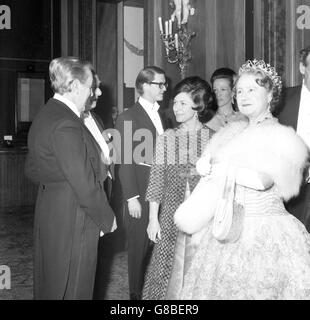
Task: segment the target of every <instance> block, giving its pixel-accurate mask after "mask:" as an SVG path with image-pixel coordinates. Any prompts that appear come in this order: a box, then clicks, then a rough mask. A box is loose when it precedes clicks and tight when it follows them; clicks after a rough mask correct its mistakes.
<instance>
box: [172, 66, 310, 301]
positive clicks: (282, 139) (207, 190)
mask: <svg viewBox="0 0 310 320" xmlns="http://www.w3.org/2000/svg"><path fill="white" fill-rule="evenodd" d="M280 91H281V79H280V77H279V76H278V75H277V73H276V71H275V69H274V68H273V67H271V66H270V65H268V64H266V63H265V62H264V61H256V60H254V61H248V62H246V63H245V64H244V65H243V66H242V67H241V68H240V70H239V77H238V79H237V82H236V87H235V93H236V98H237V102H238V106H239V110H240V112H241V113H243V114H244V115H245V116H246V117H247V118H248V121H241V122H234V123H231V124H230V125H228V126H227V127H225V128H223V129H221V130H220V131H219V132H217V133H216V134H215V135H214V136H213V138H212V139H211V141H210V143H209V145H208V146H207V147H206V151H205V152H204V154H203V156H202V157H201V158H200V159H199V160H198V162H197V166H196V167H197V170H198V172H199V173H200V174H201V175H202V176H203V177H202V178H201V180H200V182H199V183H198V185H197V186H196V188H195V189H194V190H193V192H192V194H191V195H190V197H189V198H188V199H187V200H186V201H185V202H184V203H183V204H181V206H180V207H179V208H178V209H177V211H176V213H175V217H174V219H175V223H176V225H177V226H178V227H179V229H180V230H182V231H184V232H186V233H188V234H192V235H193V236H192V238H193V239H195V241H196V243H197V244H198V249H197V251H196V253H195V256H194V258H193V260H192V262H191V265H190V267H189V270H188V272H187V273H186V275H185V280H184V285H183V288H182V291H181V293H180V295H179V297H178V298H180V299H242V300H245V299H281V300H282V299H310V235H309V234H308V232H307V231H306V229H305V227H304V225H303V224H302V223H301V222H299V220H297V219H296V218H295V217H294V216H293V215H291V214H290V213H289V212H287V211H286V210H285V207H284V205H283V200H288V199H289V198H291V197H294V196H296V195H297V194H298V192H299V187H300V184H301V181H302V176H303V171H304V169H305V167H306V166H307V159H308V149H307V147H306V146H305V144H304V143H303V141H302V140H301V139H300V138H299V137H298V136H297V135H296V134H295V132H294V130H293V129H292V128H289V127H285V126H283V125H280V124H279V123H278V121H277V120H276V119H275V118H274V117H273V116H272V113H271V112H272V111H273V109H274V107H275V105H276V103H277V101H278V100H279V95H280ZM188 212H190V214H188ZM202 226H203V227H202Z"/></svg>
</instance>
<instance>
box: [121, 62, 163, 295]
mask: <svg viewBox="0 0 310 320" xmlns="http://www.w3.org/2000/svg"><path fill="white" fill-rule="evenodd" d="M136 90H137V92H138V93H139V95H140V97H139V99H138V101H137V102H136V104H135V105H133V106H132V107H131V108H129V109H128V110H126V111H124V112H123V113H121V114H120V115H119V116H118V118H117V120H116V124H115V129H117V130H118V131H119V133H120V135H121V150H118V154H119V155H120V164H119V165H117V166H116V173H118V174H117V177H118V178H119V181H120V184H121V186H122V193H123V201H124V206H125V216H124V220H125V225H126V232H127V245H128V278H129V291H130V299H132V300H139V299H141V292H142V288H143V281H144V274H145V271H146V267H147V263H148V261H147V260H148V257H149V250H150V246H149V239H148V235H147V232H146V229H147V226H148V222H149V204H148V202H146V201H145V193H146V189H147V185H148V178H149V174H150V167H151V163H152V158H153V148H154V146H155V140H156V136H157V135H160V134H162V133H163V132H164V129H165V128H164V124H163V121H162V119H161V117H160V115H159V113H158V109H159V104H158V101H162V100H163V97H164V93H165V91H166V90H167V83H166V77H165V73H164V71H163V70H162V69H160V68H158V67H155V66H150V67H146V68H144V69H143V70H141V71H140V72H139V74H138V76H137V78H136ZM126 128H127V129H128V128H132V130H131V132H127V131H126V130H127V129H126ZM129 136H130V137H129ZM128 137H129V139H130V140H131V141H128ZM129 144H130V145H132V148H128V145H129ZM142 144H144V146H145V148H141V145H142ZM139 145H140V148H139ZM138 150H140V151H141V152H137V151H138ZM128 153H131V154H128ZM141 159H143V161H142V160H141ZM128 160H129V161H128Z"/></svg>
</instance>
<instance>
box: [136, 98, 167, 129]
mask: <svg viewBox="0 0 310 320" xmlns="http://www.w3.org/2000/svg"><path fill="white" fill-rule="evenodd" d="M138 102H139V103H140V104H141V106H142V108H143V109H144V110H145V112H146V113H147V115H148V116H149V117H150V119H151V120H152V122H153V124H154V127H155V128H156V131H157V133H158V134H163V133H164V128H163V124H162V122H161V120H160V116H159V114H158V109H159V104H158V103H157V102H155V103H154V104H153V103H151V102H149V101H148V100H146V99H144V98H142V97H140V98H139V99H138Z"/></svg>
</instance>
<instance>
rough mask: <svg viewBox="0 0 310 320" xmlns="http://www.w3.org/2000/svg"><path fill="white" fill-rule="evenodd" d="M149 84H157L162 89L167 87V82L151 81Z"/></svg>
mask: <svg viewBox="0 0 310 320" xmlns="http://www.w3.org/2000/svg"><path fill="white" fill-rule="evenodd" d="M149 84H157V85H158V87H159V89H164V88H166V89H167V88H168V82H154V81H151V82H149Z"/></svg>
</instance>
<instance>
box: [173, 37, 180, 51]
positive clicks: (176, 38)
mask: <svg viewBox="0 0 310 320" xmlns="http://www.w3.org/2000/svg"><path fill="white" fill-rule="evenodd" d="M174 44H175V49H176V50H177V51H178V50H179V36H178V34H177V33H176V34H175V35H174Z"/></svg>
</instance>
